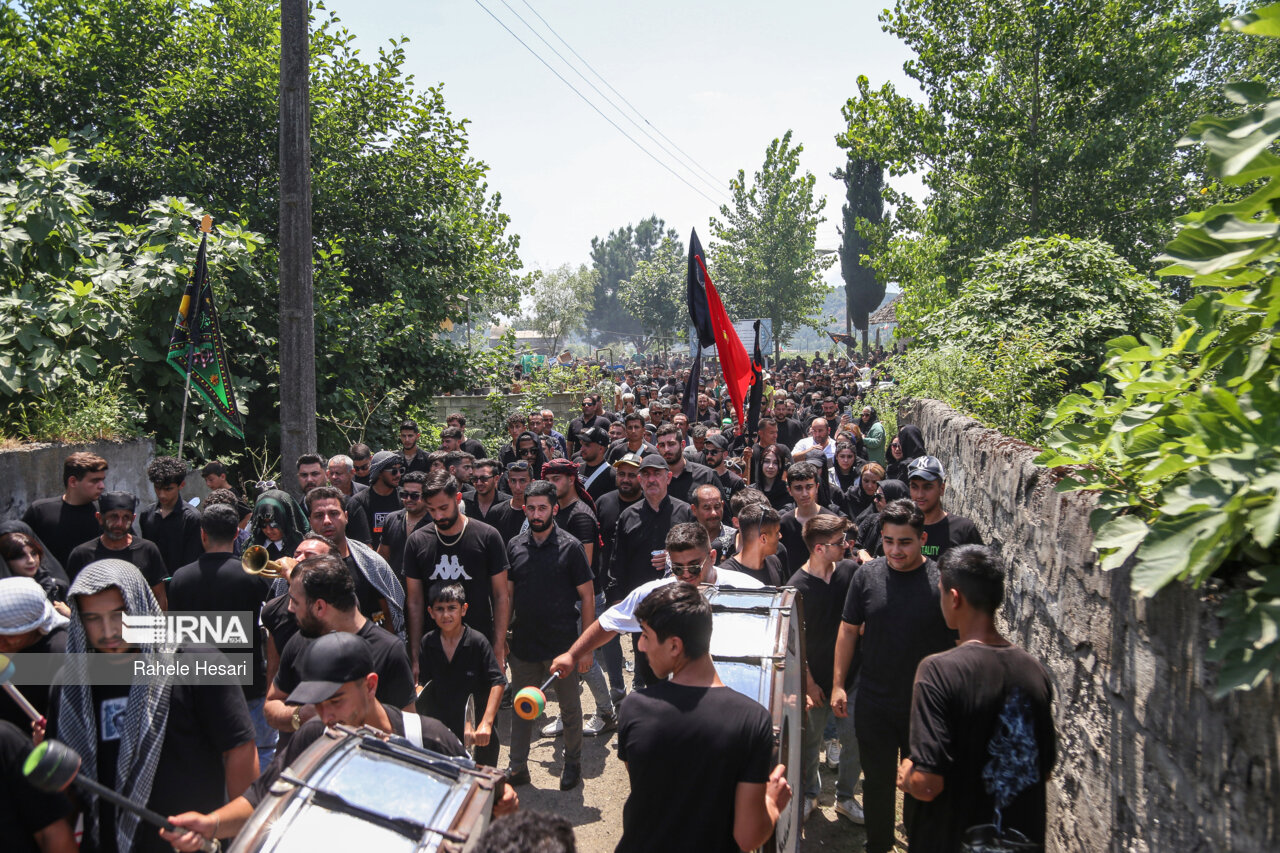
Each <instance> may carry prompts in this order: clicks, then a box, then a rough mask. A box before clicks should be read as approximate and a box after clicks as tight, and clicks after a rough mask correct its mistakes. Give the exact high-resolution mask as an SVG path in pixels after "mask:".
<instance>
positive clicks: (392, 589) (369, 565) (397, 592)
mask: <svg viewBox="0 0 1280 853" xmlns="http://www.w3.org/2000/svg"><path fill="white" fill-rule="evenodd" d="M347 547H348V548H350V549H351V558H352V559H353V560H355V563H356V568H357V569H359V570H360V574H362V575H364V576H365V578H366V579H367V580H368V581H369V583H371V584H373V588H374V589H376V590H377V591H378V593H379V594H380V595H381V596H382V597H383V598H385V599H386V600H387V607H388V608H389V609H390V610H391V629H392V630H393V631H395V633H396V634H398V635H399V636H400V639H402V640H403V639H405V626H404V587H402V586H400V581H399V580H398V579H397V578H396V575H395V572H393V571H391V567H390V566H389V565H387V561H386V560H384V559H382V557H381V556H380V555H379V554H378V552H377V551H375V550H373V549H372V548H370V547H369V546H368V545H366V544H364V543H363V542H358V541H356V540H355V539H348V540H347Z"/></svg>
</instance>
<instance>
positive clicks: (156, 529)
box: [138, 456, 204, 575]
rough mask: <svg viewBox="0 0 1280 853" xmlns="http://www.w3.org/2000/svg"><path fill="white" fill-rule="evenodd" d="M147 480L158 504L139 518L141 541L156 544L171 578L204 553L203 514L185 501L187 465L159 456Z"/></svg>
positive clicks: (151, 467)
mask: <svg viewBox="0 0 1280 853" xmlns="http://www.w3.org/2000/svg"><path fill="white" fill-rule="evenodd" d="M147 479H148V480H150V481H151V487H152V488H153V489H155V492H156V502H155V503H153V504H151V505H150V506H148V507H147V508H146V509H144V510H143V511H142V513H141V514H140V515H139V516H138V529H139V530H141V531H142V538H143V539H147V540H150V541H151V542H154V543H155V545H156V547H157V548H159V549H160V556H161V557H163V558H164V565H165V569H166V571H167V572H168V574H169V575H172V574H173V573H174V572H176V571H177V570H178V569H179V568H181V567H182V566H185V565H187V564H188V563H194V562H195V561H196V560H198V559H200V555H201V554H203V553H204V546H203V545H201V544H200V513H199V512H198V511H197V510H196V508H195V507H193V506H191V505H190V504H188V503H187V502H186V501H184V500H183V499H182V486H183V484H184V483H185V482H186V480H187V463H185V462H183V461H182V460H181V459H175V458H174V457H172V456H157V457H156V458H155V459H154V460H152V462H151V464H150V465H148V466H147Z"/></svg>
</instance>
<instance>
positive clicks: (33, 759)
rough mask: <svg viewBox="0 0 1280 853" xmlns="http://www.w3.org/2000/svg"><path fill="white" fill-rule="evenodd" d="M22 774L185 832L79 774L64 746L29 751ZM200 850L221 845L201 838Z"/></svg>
mask: <svg viewBox="0 0 1280 853" xmlns="http://www.w3.org/2000/svg"><path fill="white" fill-rule="evenodd" d="M22 774H23V775H24V776H26V777H27V781H28V782H30V783H31V785H32V786H33V787H35V788H37V789H38V790H41V791H46V792H48V793H51V794H52V793H56V792H58V791H65V790H66V789H67V788H69V787H70V786H71V785H75V786H76V787H78V788H80V789H81V790H82V791H85V792H86V793H89V794H93V795H94V796H96V797H101V798H102V799H104V800H106V801H107V802H109V803H111V804H112V805H114V806H115V807H116V808H118V809H124V810H125V811H128V812H132V813H133V814H136V815H137V816H138V817H140V818H142V819H143V820H145V821H146V822H147V823H150V824H154V825H155V826H158V827H160V828H162V829H167V830H169V831H170V832H176V833H182V832H186V830H184V829H180V828H178V827H176V826H174V825H173V824H171V823H169V821H168V820H166V819H165V817H164V815H161V814H157V813H156V812H153V811H152V810H151V809H149V808H147V807H146V806H140V805H138V804H137V803H135V802H134V801H133V800H131V799H129V798H128V797H125V796H121V795H120V794H117V793H116V792H115V791H113V790H111V789H110V788H108V787H107V786H106V785H103V784H100V783H99V782H96V781H94V780H93V779H89V778H86V777H84V776H81V775H80V755H79V754H78V753H77V752H76V751H75V750H74V749H72V748H71V747H69V746H67V745H66V744H65V743H62V742H61V741H56V740H46V741H44V742H43V743H41V744H40V745H39V746H37V747H36V748H35V749H33V750H31V754H30V755H28V756H27V760H26V762H25V763H24V764H23V765H22ZM200 849H201V850H204V851H206V853H219V851H220V850H222V845H221V844H220V843H219V842H218V839H216V838H203V839H201V844H200Z"/></svg>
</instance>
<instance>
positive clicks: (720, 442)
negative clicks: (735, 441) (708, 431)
mask: <svg viewBox="0 0 1280 853" xmlns="http://www.w3.org/2000/svg"><path fill="white" fill-rule="evenodd" d="M707 444H710V445H714V446H715V447H718V448H720V449H721V450H728V449H729V441H728V439H726V438H725V437H724V436H723V435H709V436H707Z"/></svg>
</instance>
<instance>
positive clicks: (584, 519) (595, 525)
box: [555, 501, 600, 592]
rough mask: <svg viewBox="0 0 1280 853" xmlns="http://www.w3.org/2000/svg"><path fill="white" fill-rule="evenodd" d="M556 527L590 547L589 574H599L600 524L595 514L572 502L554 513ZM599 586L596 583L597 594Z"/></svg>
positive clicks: (581, 503)
mask: <svg viewBox="0 0 1280 853" xmlns="http://www.w3.org/2000/svg"><path fill="white" fill-rule="evenodd" d="M555 519H556V527H559V528H560V529H561V530H563V531H565V532H566V533H568V534H569V535H570V536H572V537H573V538H574V539H577V540H578V541H579V542H581V543H582V545H583V546H584V550H585V546H587V545H591V546H592V552H591V573H592V574H593V575H598V574H599V571H598V570H599V566H600V548H599V545H600V523H599V522H598V521H596V514H595V513H594V512H592V511H591V507H589V506H587V505H586V504H585V503H583V502H582V501H574V502H573V503H571V504H569V505H568V506H567V507H563V506H562V507H560V509H559V510H558V511H557V512H556V515H555ZM599 590H600V584H599V581H597V582H596V591H597V592H599Z"/></svg>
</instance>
